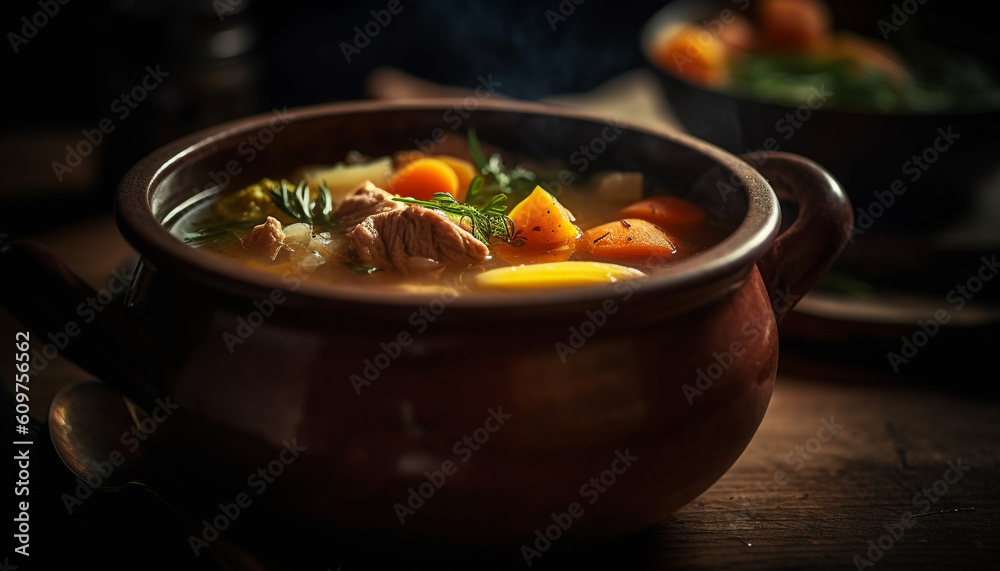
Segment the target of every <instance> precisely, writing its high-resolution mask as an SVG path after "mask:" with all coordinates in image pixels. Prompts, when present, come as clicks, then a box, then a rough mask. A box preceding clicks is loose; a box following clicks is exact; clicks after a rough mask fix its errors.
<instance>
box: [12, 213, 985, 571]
mask: <svg viewBox="0 0 1000 571" xmlns="http://www.w3.org/2000/svg"><path fill="white" fill-rule="evenodd" d="M40 238H42V240H43V241H45V242H46V243H48V244H49V245H50V246H52V247H53V248H54V249H56V251H57V252H59V253H60V254H61V255H62V256H64V257H65V258H66V259H67V261H68V262H69V263H70V265H71V267H73V268H74V269H75V270H76V271H78V272H80V273H81V274H82V275H83V276H84V277H85V279H87V280H88V281H89V282H91V283H92V284H93V285H95V286H98V287H100V286H101V284H102V282H106V281H107V279H108V277H109V276H110V271H111V270H112V269H113V268H116V267H119V266H120V265H121V264H122V263H124V262H125V261H127V260H128V259H129V257H130V256H132V255H133V252H132V251H131V250H130V249H129V248H128V246H127V245H126V244H125V243H124V242H123V241H122V240H121V238H120V237H119V236H118V235H117V233H116V231H115V230H114V227H113V222H112V220H111V218H110V217H107V218H102V219H97V220H93V221H88V222H85V223H83V224H82V225H81V226H78V227H74V228H69V229H67V230H64V231H61V232H59V233H55V234H47V235H44V236H41V237H40ZM0 326H2V327H3V329H4V332H5V333H4V335H6V334H7V332H13V331H14V330H16V329H17V328H18V325H17V324H16V323H14V322H13V321H12V320H11V318H10V316H9V315H7V314H6V313H5V312H4V313H3V314H2V316H0ZM11 336H12V335H11ZM3 353H5V354H4V355H3V356H2V358H0V361H2V363H0V364H2V366H3V370H4V371H10V370H11V363H9V362H8V361H9V360H10V356H9V355H6V353H7V352H3ZM987 361H988V359H984V360H983V363H981V364H980V366H979V367H978V368H974V367H973V366H972V365H968V366H966V367H965V368H956V370H955V371H954V378H951V379H942V380H941V382H940V383H939V384H937V385H930V386H928V385H926V384H925V385H923V386H919V387H914V386H908V385H906V384H905V382H900V381H899V380H893V379H887V378H886V377H885V375H883V374H882V373H879V372H877V371H870V370H868V371H866V370H857V369H851V368H849V367H845V366H843V365H839V364H838V363H836V362H829V361H826V362H824V361H817V360H815V359H811V358H807V357H803V356H801V355H796V354H791V353H789V354H783V356H782V361H781V363H782V364H781V369H780V371H781V372H780V374H779V378H778V381H777V383H776V388H775V392H774V396H773V399H772V401H771V405H770V407H769V409H768V411H767V414H766V416H765V418H764V420H763V423H762V424H761V426H760V429H759V430H758V432H757V434H756V436H755V437H754V439H753V441H752V442H751V443H750V445H749V447H748V448H747V450H746V452H745V453H744V454H743V456H742V457H741V458H740V459H739V460H738V461H737V463H736V464H735V465H734V466H733V468H732V469H731V470H730V471H729V472H728V473H727V474H726V475H725V476H724V477H723V478H722V479H721V480H719V482H718V483H716V484H715V485H714V486H713V487H712V488H711V489H709V490H708V491H707V492H706V493H705V494H703V495H702V496H701V497H699V498H698V499H697V500H695V501H694V502H693V503H691V504H689V505H688V506H686V507H685V508H683V509H682V510H680V511H679V512H677V513H676V514H674V515H672V516H670V517H669V518H667V519H666V520H665V521H663V522H662V523H660V524H659V525H657V526H654V527H652V528H650V529H648V530H645V531H643V532H641V533H638V534H635V535H633V536H630V537H627V538H623V539H621V540H617V541H614V542H610V543H607V544H601V545H594V546H588V547H586V548H583V549H579V548H578V549H571V550H564V551H562V552H560V551H558V550H555V549H554V550H553V551H552V553H551V555H550V554H548V553H547V554H546V556H545V557H543V558H541V559H539V560H538V561H537V562H536V564H535V565H533V568H539V567H541V568H557V567H590V568H612V569H615V568H647V569H850V568H855V569H867V568H869V567H871V566H875V567H877V568H879V569H959V568H970V569H973V568H974V569H980V568H983V569H985V568H1000V567H998V566H997V563H1000V478H998V471H997V468H998V464H1000V446H998V445H1000V402H998V401H997V400H996V399H995V398H993V397H991V398H985V397H983V396H957V395H956V394H955V393H956V391H955V390H954V389H955V388H956V387H957V386H958V383H963V384H966V385H970V384H973V383H995V382H996V381H997V373H996V368H995V366H993V367H987V366H986V365H985V364H988V363H987ZM3 376H4V380H5V381H9V380H10V377H9V376H7V375H3ZM85 376H86V375H85V374H83V373H81V372H80V371H79V370H77V369H74V368H72V367H71V366H69V365H66V364H58V365H54V366H53V367H52V368H50V369H48V370H46V371H44V372H43V373H42V374H41V375H39V377H38V379H36V384H35V385H34V388H35V389H36V390H37V392H36V393H35V394H34V395H33V400H32V406H33V411H34V412H35V413H36V414H37V415H38V416H40V417H44V414H45V411H46V410H47V406H48V402H47V401H48V400H50V399H51V396H52V395H53V394H54V393H55V391H56V390H58V388H59V387H60V386H62V385H63V384H65V383H66V382H69V381H71V380H75V379H78V378H82V377H85ZM959 392H961V393H966V394H967V393H968V391H959ZM991 394H993V395H995V392H993V393H991ZM39 447H40V448H41V449H40V450H38V452H36V454H40V455H45V454H48V455H49V456H50V457H52V458H54V455H53V451H52V450H51V445H50V444H49V443H48V442H45V441H44V440H42V439H40V441H39ZM43 457H44V456H43ZM678 461H684V460H683V459H679V460H678ZM956 467H957V469H958V471H955V470H956ZM37 470H44V471H47V473H39V472H36V474H37V478H38V480H37V481H38V484H36V488H37V491H35V490H33V493H34V494H35V495H36V496H38V497H39V499H38V500H37V501H38V502H39V503H40V504H41V507H40V508H38V509H39V510H41V513H39V514H38V515H37V516H36V517H37V518H38V524H37V526H36V528H35V529H36V532H35V533H36V537H37V541H38V542H37V545H36V550H35V552H34V555H33V557H32V562H31V563H32V564H34V565H38V564H41V566H40V567H32V566H28V565H24V566H22V567H21V568H24V569H29V568H45V567H46V563H51V564H52V565H55V564H57V563H62V562H65V560H64V559H63V558H65V557H66V554H65V551H64V550H62V548H61V547H60V546H64V545H66V544H67V543H70V544H72V542H73V541H77V542H78V552H76V553H74V555H73V558H72V559H70V560H69V561H72V562H73V567H75V568H80V569H86V568H103V569H114V568H123V569H133V568H140V567H137V566H136V561H135V560H134V559H129V558H128V557H126V556H125V555H122V553H131V552H130V551H125V552H123V549H126V548H125V547H123V545H124V544H125V543H128V542H123V541H122V537H123V534H127V533H130V532H132V528H135V526H133V525H132V524H131V521H132V520H133V519H134V516H135V515H136V514H135V513H134V512H133V511H130V510H138V509H141V510H143V514H144V515H145V516H146V517H144V518H143V521H146V522H149V521H153V520H155V519H156V518H160V520H159V521H160V522H161V523H159V524H157V525H158V527H154V528H150V527H149V526H146V527H138V528H135V531H134V533H135V536H134V537H132V539H131V540H129V541H130V542H131V543H129V545H131V547H130V548H129V549H132V550H139V551H141V552H142V553H145V552H146V551H147V550H150V549H153V550H158V552H159V553H167V554H169V555H163V556H161V557H160V558H159V559H156V560H148V559H147V560H144V561H143V565H146V566H151V567H153V568H208V569H212V568H216V567H214V565H216V564H215V563H214V562H212V561H211V560H210V559H209V558H200V559H198V560H195V559H194V558H193V557H191V552H190V550H189V548H188V545H187V542H186V535H187V530H185V529H184V528H183V527H182V526H181V525H180V524H179V523H178V522H177V521H176V520H173V521H172V522H171V514H170V512H169V510H167V509H165V508H164V507H163V506H162V505H159V504H158V503H157V501H156V500H154V499H151V498H148V497H146V498H145V499H144V498H143V497H142V496H143V494H145V493H144V492H142V491H135V490H131V491H123V492H115V493H110V494H102V495H101V496H100V497H98V498H97V499H95V500H93V501H92V502H91V503H90V504H88V505H87V507H86V509H85V510H83V511H81V512H80V513H77V514H75V515H68V514H66V512H65V510H64V509H63V507H62V504H61V502H60V500H59V496H60V494H62V493H63V492H65V491H66V490H67V488H68V487H69V486H71V482H72V478H71V476H70V475H69V472H68V471H67V470H65V468H64V467H63V466H61V465H60V464H59V463H58V461H55V460H53V461H50V462H49V463H47V464H46V463H43V464H42V467H41V468H37ZM911 515H912V519H910V516H911ZM164 522H165V523H164ZM149 525H152V524H149ZM164 526H165V527H164ZM151 531H155V533H150V532H151ZM80 537H83V538H84V539H83V540H81V539H80ZM862 558H863V559H862ZM2 562H3V560H2V559H0V563H2ZM11 562H15V560H11ZM288 563H289V566H290V568H299V567H297V566H296V565H295V563H294V558H292V559H290V561H289V562H288ZM416 563H417V561H413V560H409V559H405V558H404V559H403V560H397V559H393V558H388V559H387V558H386V557H384V556H383V557H374V556H373V555H371V554H366V553H364V552H356V553H350V552H331V554H330V562H329V568H330V569H336V568H338V567H340V568H342V569H345V570H347V569H353V568H359V567H365V566H376V567H382V566H395V565H396V564H398V565H399V566H401V567H411V568H412V567H413V566H415V564H416ZM479 563H482V564H484V565H485V564H486V563H487V562H486V561H482V562H476V563H473V564H471V565H469V564H464V565H463V566H465V567H470V566H478V564H479ZM869 563H870V564H871V565H869ZM437 566H440V565H437ZM310 568H315V567H310ZM322 568H324V569H325V568H327V567H322ZM514 568H522V569H523V568H525V567H524V566H523V565H515V566H514Z"/></svg>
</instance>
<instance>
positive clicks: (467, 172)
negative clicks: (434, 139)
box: [432, 155, 478, 202]
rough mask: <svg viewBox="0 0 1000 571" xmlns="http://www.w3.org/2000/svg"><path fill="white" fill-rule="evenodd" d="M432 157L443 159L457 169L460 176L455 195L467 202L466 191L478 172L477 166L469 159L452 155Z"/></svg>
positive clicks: (456, 171) (460, 200)
mask: <svg viewBox="0 0 1000 571" xmlns="http://www.w3.org/2000/svg"><path fill="white" fill-rule="evenodd" d="M432 158H435V159H437V160H439V161H441V162H442V163H444V164H446V165H448V166H449V167H451V170H453V171H455V175H456V176H457V177H458V194H456V195H455V200H457V201H459V202H465V193H466V192H467V191H468V190H469V183H470V182H472V179H473V178H474V177H475V176H476V174H478V173H477V172H476V167H474V166H472V163H470V162H469V161H466V160H463V159H460V158H458V157H453V156H451V155H434V156H433V157H432Z"/></svg>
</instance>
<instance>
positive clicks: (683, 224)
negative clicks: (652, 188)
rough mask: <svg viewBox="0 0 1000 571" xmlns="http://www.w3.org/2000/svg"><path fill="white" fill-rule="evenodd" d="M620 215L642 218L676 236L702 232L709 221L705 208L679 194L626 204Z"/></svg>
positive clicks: (652, 197) (653, 197)
mask: <svg viewBox="0 0 1000 571" xmlns="http://www.w3.org/2000/svg"><path fill="white" fill-rule="evenodd" d="M618 216H619V217H621V218H641V219H642V220H646V221H648V222H652V223H653V224H656V225H658V226H661V227H663V229H664V230H666V231H667V232H670V233H672V234H674V235H676V236H680V235H686V234H688V233H700V232H702V231H703V230H704V229H705V226H706V224H707V222H708V213H706V212H705V209H704V208H702V207H700V206H698V205H697V204H695V203H693V202H691V201H688V200H684V199H683V198H679V197H677V196H651V197H649V198H646V199H643V200H640V201H639V202H636V203H634V204H630V205H628V206H626V207H625V208H623V209H622V211H621V212H619V213H618Z"/></svg>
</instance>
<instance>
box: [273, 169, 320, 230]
mask: <svg viewBox="0 0 1000 571" xmlns="http://www.w3.org/2000/svg"><path fill="white" fill-rule="evenodd" d="M268 194H269V195H270V196H271V202H273V203H274V205H275V206H277V207H278V209H279V210H281V211H282V212H284V213H285V214H287V215H289V216H291V217H292V218H294V219H296V220H298V221H300V222H309V223H321V224H333V221H332V220H330V213H331V212H333V195H332V194H331V193H330V188H329V187H328V186H327V185H326V181H322V182H320V183H319V193H318V194H317V197H316V200H313V199H312V193H311V192H310V191H309V183H307V182H306V181H304V180H303V181H301V182H300V183H299V184H298V186H296V187H295V188H294V189H293V188H292V186H291V183H289V182H288V181H287V180H282V181H281V184H280V186H279V187H278V188H272V189H269V190H268ZM317 208H318V209H319V211H318V212H317Z"/></svg>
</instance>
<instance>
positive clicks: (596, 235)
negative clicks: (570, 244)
mask: <svg viewBox="0 0 1000 571" xmlns="http://www.w3.org/2000/svg"><path fill="white" fill-rule="evenodd" d="M576 249H577V251H578V252H582V253H584V254H589V255H591V256H593V257H596V258H604V259H609V260H620V261H624V262H631V263H639V262H643V261H650V262H652V261H653V260H657V261H664V260H666V259H669V258H672V257H674V256H676V255H677V254H678V252H679V250H678V248H677V244H676V241H675V240H674V239H673V238H671V237H670V236H668V235H667V233H666V232H665V231H664V230H663V228H660V227H659V226H657V225H656V224H653V223H652V222H647V221H645V220H642V219H639V218H627V219H625V218H623V219H621V220H616V221H615V222H608V223H607V224H602V225H600V226H598V227H596V228H591V229H590V230H587V231H586V232H584V233H583V237H581V238H580V239H579V240H578V243H577V248H576Z"/></svg>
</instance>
